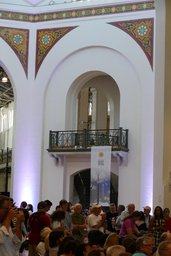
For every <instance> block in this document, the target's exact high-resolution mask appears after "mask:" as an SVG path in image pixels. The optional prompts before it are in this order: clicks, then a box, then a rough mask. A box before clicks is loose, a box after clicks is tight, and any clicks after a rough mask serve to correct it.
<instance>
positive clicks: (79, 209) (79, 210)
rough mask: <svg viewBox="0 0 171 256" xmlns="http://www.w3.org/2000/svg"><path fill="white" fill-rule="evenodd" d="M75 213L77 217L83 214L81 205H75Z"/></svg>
mask: <svg viewBox="0 0 171 256" xmlns="http://www.w3.org/2000/svg"><path fill="white" fill-rule="evenodd" d="M74 211H75V213H76V214H77V215H80V214H81V211H82V205H81V204H75V206H74Z"/></svg>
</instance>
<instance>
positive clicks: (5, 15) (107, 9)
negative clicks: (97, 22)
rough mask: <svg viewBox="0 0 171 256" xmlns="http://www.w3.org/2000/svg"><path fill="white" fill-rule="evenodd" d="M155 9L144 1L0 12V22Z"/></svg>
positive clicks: (32, 20)
mask: <svg viewBox="0 0 171 256" xmlns="http://www.w3.org/2000/svg"><path fill="white" fill-rule="evenodd" d="M153 9H155V5H154V0H153V1H144V2H143V3H128V4H124V5H123V4H119V5H104V6H100V7H99V6H94V7H90V8H75V9H72V10H66V11H59V12H50V13H41V14H38V13H37V14H31V13H19V12H8V11H3V10H0V20H1V19H4V20H16V21H26V22H41V21H52V20H66V19H74V18H84V17H94V16H100V15H110V14H118V13H127V12H137V11H147V10H153Z"/></svg>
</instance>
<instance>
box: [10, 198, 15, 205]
mask: <svg viewBox="0 0 171 256" xmlns="http://www.w3.org/2000/svg"><path fill="white" fill-rule="evenodd" d="M9 200H10V206H12V205H13V203H14V199H13V198H12V197H9Z"/></svg>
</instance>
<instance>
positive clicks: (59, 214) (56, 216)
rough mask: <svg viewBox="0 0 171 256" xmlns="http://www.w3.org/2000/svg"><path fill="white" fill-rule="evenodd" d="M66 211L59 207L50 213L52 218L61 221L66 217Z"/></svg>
mask: <svg viewBox="0 0 171 256" xmlns="http://www.w3.org/2000/svg"><path fill="white" fill-rule="evenodd" d="M65 214H66V213H65V211H64V210H62V209H59V210H57V211H54V212H53V213H52V214H51V215H50V218H51V220H52V222H53V221H55V220H57V221H59V222H60V221H61V220H64V219H65Z"/></svg>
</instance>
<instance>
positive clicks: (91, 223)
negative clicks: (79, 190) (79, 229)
mask: <svg viewBox="0 0 171 256" xmlns="http://www.w3.org/2000/svg"><path fill="white" fill-rule="evenodd" d="M91 208H92V211H93V213H92V214H91V215H90V216H89V218H88V230H91V229H92V228H96V229H99V230H100V231H102V232H103V233H104V226H103V224H104V222H105V219H106V213H101V214H100V212H101V205H100V204H98V203H94V204H92V207H91Z"/></svg>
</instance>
